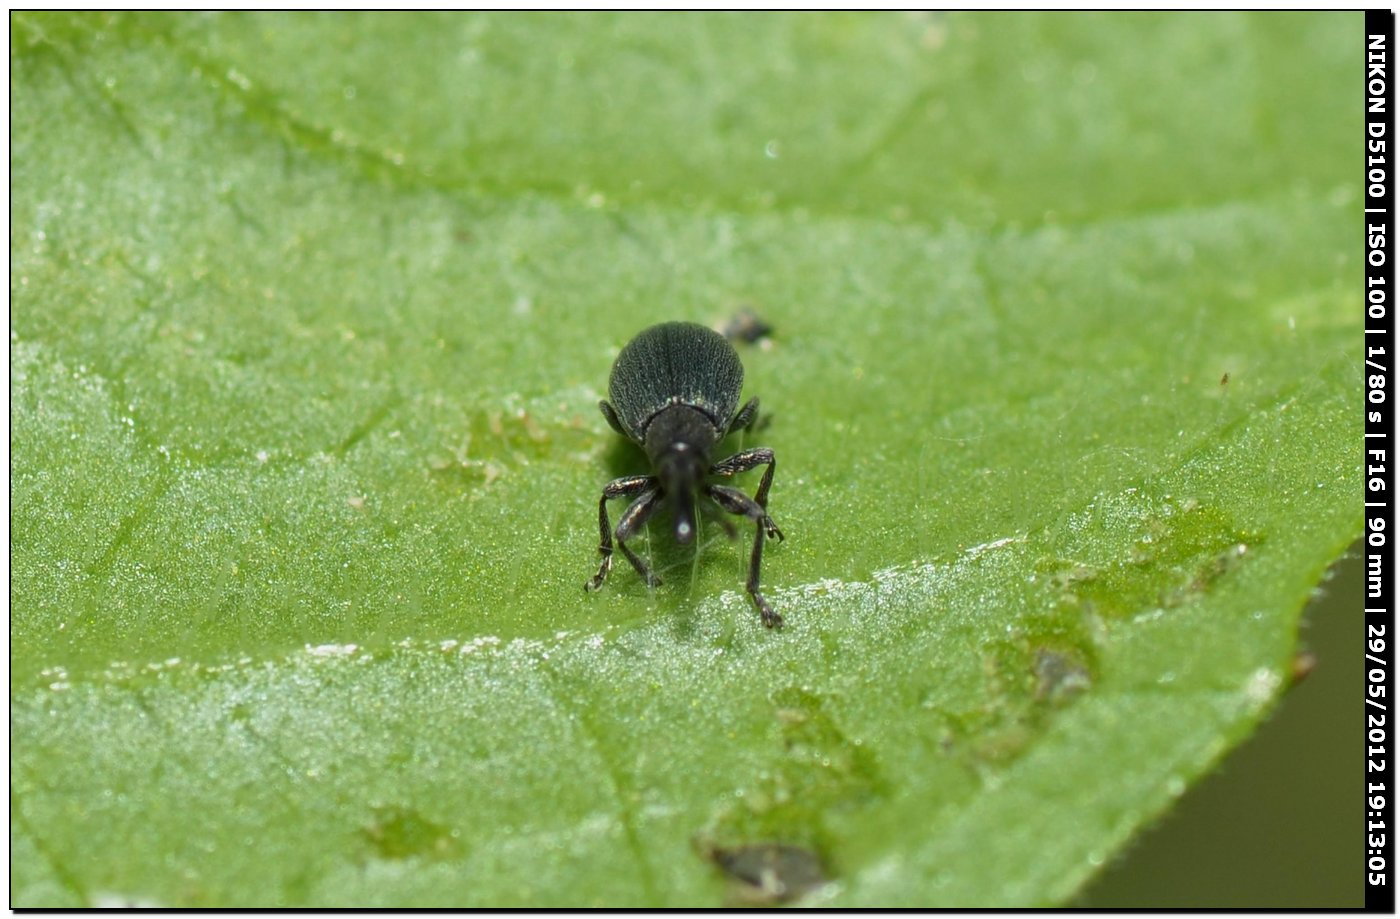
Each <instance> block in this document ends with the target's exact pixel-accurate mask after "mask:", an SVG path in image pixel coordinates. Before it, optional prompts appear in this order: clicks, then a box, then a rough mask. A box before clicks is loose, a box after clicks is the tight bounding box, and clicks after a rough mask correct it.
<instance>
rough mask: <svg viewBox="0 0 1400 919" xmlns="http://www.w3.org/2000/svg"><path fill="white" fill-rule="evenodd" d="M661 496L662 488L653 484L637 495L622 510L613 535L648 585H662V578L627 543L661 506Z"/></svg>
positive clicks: (618, 545) (623, 552)
mask: <svg viewBox="0 0 1400 919" xmlns="http://www.w3.org/2000/svg"><path fill="white" fill-rule="evenodd" d="M660 497H661V489H660V488H658V487H656V486H653V487H651V488H649V489H647V490H646V491H644V492H642V493H641V494H640V495H638V496H637V500H635V501H633V502H632V503H631V504H629V505H627V510H625V511H623V512H622V516H621V517H620V518H618V521H617V529H616V530H614V531H613V537H614V538H615V539H617V547H618V548H619V549H621V550H622V554H623V555H625V556H627V560H628V561H629V562H631V563H632V567H633V568H635V569H637V573H638V574H640V575H641V576H642V580H643V581H645V582H646V585H647V586H648V587H660V586H661V579H660V578H658V577H657V576H656V574H655V573H654V572H653V571H652V570H651V566H649V565H648V564H647V563H646V562H644V561H642V560H641V559H640V558H638V557H637V553H635V552H633V551H632V550H631V548H629V547H628V545H627V540H629V539H631V538H632V537H633V536H634V535H636V532H637V531H638V530H640V529H641V528H642V527H644V526H646V522H647V521H648V520H650V519H651V516H652V514H655V513H656V512H657V510H658V509H660V507H661V502H660V501H659V500H657V499H658V498H660Z"/></svg>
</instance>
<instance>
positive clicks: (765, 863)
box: [705, 843, 830, 904]
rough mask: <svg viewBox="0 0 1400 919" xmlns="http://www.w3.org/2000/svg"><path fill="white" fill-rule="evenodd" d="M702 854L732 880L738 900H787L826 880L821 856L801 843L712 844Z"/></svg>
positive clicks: (767, 902) (765, 901)
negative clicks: (794, 844)
mask: <svg viewBox="0 0 1400 919" xmlns="http://www.w3.org/2000/svg"><path fill="white" fill-rule="evenodd" d="M705 854H706V855H707V856H708V857H709V858H710V859H711V860H712V861H713V862H714V863H715V864H716V865H718V866H719V868H720V870H721V871H723V872H724V873H725V874H726V875H727V876H728V877H729V878H731V879H732V880H733V881H735V882H736V887H737V890H736V893H737V895H738V899H740V900H743V901H746V902H748V903H753V904H769V903H788V902H790V901H792V900H796V899H798V898H799V897H802V896H805V895H806V894H808V893H810V892H812V891H813V890H816V889H817V888H819V887H821V886H823V885H824V884H826V883H828V882H829V881H830V878H829V877H828V875H827V873H826V869H825V868H824V867H823V865H822V860H821V857H820V856H818V855H817V853H816V852H814V851H812V850H811V849H807V848H804V847H802V846H790V845H784V844H782V843H756V844H753V845H745V846H733V847H729V848H721V847H713V848H710V849H709V850H708V851H707V852H706V853H705Z"/></svg>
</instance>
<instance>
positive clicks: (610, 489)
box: [583, 475, 657, 590]
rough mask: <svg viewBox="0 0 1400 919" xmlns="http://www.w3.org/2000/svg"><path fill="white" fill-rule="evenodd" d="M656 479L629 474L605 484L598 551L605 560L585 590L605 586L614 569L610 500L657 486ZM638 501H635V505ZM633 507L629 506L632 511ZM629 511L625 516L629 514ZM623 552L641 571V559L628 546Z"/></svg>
mask: <svg viewBox="0 0 1400 919" xmlns="http://www.w3.org/2000/svg"><path fill="white" fill-rule="evenodd" d="M656 485H657V482H656V479H655V478H653V477H652V476H649V475H629V476H623V477H622V478H620V479H613V480H612V481H611V482H609V483H608V484H606V485H604V486H603V496H602V497H601V498H600V499H599V500H598V552H599V554H601V555H602V556H603V560H602V561H601V562H600V563H599V564H598V573H597V574H595V575H593V577H592V578H590V579H589V580H588V581H587V582H585V583H584V585H583V589H584V590H597V589H598V588H599V587H602V586H603V581H604V580H605V579H606V578H607V576H608V572H609V571H611V570H612V553H613V544H612V540H613V532H612V524H611V523H610V522H609V521H608V501H609V500H611V499H613V498H627V497H631V496H632V495H639V494H641V493H642V492H644V491H646V490H647V489H648V488H655V487H656ZM636 503H637V502H633V506H635V504H636ZM631 510H632V507H628V509H627V512H630V511H631ZM627 512H624V513H623V516H624V517H626V516H627ZM622 551H623V554H624V555H626V556H627V558H628V560H629V561H631V562H632V565H633V566H634V567H637V570H638V571H641V570H642V568H641V567H639V566H641V559H639V558H637V557H636V556H635V555H633V554H632V551H631V550H630V549H628V548H627V547H626V546H623V547H622Z"/></svg>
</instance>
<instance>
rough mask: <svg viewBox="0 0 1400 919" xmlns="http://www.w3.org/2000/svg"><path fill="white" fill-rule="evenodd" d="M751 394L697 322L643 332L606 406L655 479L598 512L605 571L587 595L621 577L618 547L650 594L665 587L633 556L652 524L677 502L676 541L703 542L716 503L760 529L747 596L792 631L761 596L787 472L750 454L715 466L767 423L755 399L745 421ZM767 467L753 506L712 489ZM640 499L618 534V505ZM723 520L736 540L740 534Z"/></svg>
mask: <svg viewBox="0 0 1400 919" xmlns="http://www.w3.org/2000/svg"><path fill="white" fill-rule="evenodd" d="M743 388H744V366H743V364H741V363H739V355H738V354H737V353H735V351H734V346H733V345H731V344H730V343H729V342H728V341H726V340H725V338H724V336H723V335H720V334H719V333H718V332H716V331H714V330H713V329H709V328H706V327H705V326H703V325H699V324H698V323H694V322H663V323H661V324H660V325H654V326H652V327H650V328H648V329H644V330H642V332H640V333H639V334H638V335H637V337H636V338H634V339H632V340H631V341H630V342H628V343H627V346H626V347H624V348H623V349H622V353H620V354H619V355H618V356H617V361H616V362H615V363H614V364H613V368H612V375H611V376H610V377H609V378H608V396H609V397H610V398H611V399H612V404H609V403H608V402H607V401H606V400H604V401H602V402H599V403H598V408H599V409H600V410H601V411H602V413H603V417H604V418H606V419H607V420H608V424H610V425H612V428H613V430H615V431H617V433H619V434H621V435H622V436H623V437H626V438H627V439H628V440H630V441H632V442H633V443H635V444H636V445H637V446H639V447H641V448H642V449H643V450H645V451H646V454H647V459H649V460H650V461H651V468H652V474H651V475H628V476H623V477H622V478H620V479H613V480H612V481H611V482H609V483H608V484H607V485H606V486H604V487H603V497H602V499H601V500H599V502H598V532H599V535H600V541H599V543H598V551H599V552H600V553H601V554H602V556H603V561H602V563H601V564H599V565H598V573H597V574H595V575H594V576H593V577H592V578H591V579H589V581H588V583H586V584H584V585H583V589H584V590H597V589H598V588H599V587H602V586H603V581H604V579H606V578H607V576H608V572H609V571H611V570H612V552H613V540H614V539H616V540H617V547H618V548H619V549H621V550H622V554H623V555H625V556H627V560H628V561H629V562H631V563H632V567H633V568H636V569H637V573H638V574H640V575H641V576H642V580H644V581H646V583H647V586H648V587H655V586H656V585H658V584H660V583H661V580H660V579H659V578H658V577H657V576H656V574H655V573H653V572H652V570H651V567H650V566H649V565H647V563H646V562H644V561H642V560H641V559H640V558H638V557H637V554H636V553H635V552H633V551H632V550H631V549H629V548H628V547H627V540H628V539H631V538H632V537H633V536H634V535H636V533H637V531H638V530H640V529H641V528H642V526H643V525H644V524H646V522H647V520H649V519H650V518H651V516H652V515H653V514H654V513H656V511H657V509H658V508H660V507H661V504H662V500H661V499H662V498H665V497H667V496H669V497H670V499H671V507H672V510H673V512H674V514H675V519H676V541H677V542H679V543H681V544H682V545H684V544H686V543H689V542H690V541H691V540H692V539H694V538H695V500H696V498H697V496H698V497H700V498H705V499H708V500H710V501H713V502H714V503H715V504H717V505H719V507H720V508H721V509H723V510H725V511H728V512H729V513H731V514H738V515H740V516H743V517H747V518H749V519H750V520H752V521H754V523H755V524H756V525H757V530H756V532H755V534H754V541H753V555H752V557H751V558H750V559H749V576H748V579H747V580H746V581H745V583H744V586H745V587H746V588H747V590H748V592H749V596H751V597H753V602H754V606H756V607H758V613H759V615H760V616H762V617H763V624H764V625H766V626H768V627H769V628H770V629H771V628H773V627H774V626H779V625H782V624H783V617H782V616H779V615H778V614H777V613H776V612H775V611H774V610H773V607H772V606H771V605H770V604H769V603H768V601H767V600H765V599H763V594H761V593H759V592H758V566H759V563H760V562H761V561H762V560H763V537H764V536H765V535H766V536H767V537H768V538H769V539H779V540H781V539H782V538H783V534H782V531H780V530H779V529H778V527H777V525H776V524H774V523H773V518H772V517H769V516H768V510H767V508H768V488H769V487H770V486H771V485H772V484H773V470H774V469H775V468H776V467H777V463H776V461H775V460H774V459H773V451H772V450H770V449H768V448H767V447H755V448H753V449H751V450H743V451H741V452H739V453H736V454H734V455H733V456H731V457H729V458H728V459H723V460H720V461H719V462H717V463H715V464H713V465H711V464H710V452H711V451H712V450H714V448H715V447H716V446H717V445H718V444H719V442H720V441H722V440H724V438H725V437H727V436H728V435H729V434H731V433H732V432H734V431H738V430H746V431H747V430H752V429H753V426H754V422H755V421H757V420H758V399H757V398H753V399H750V400H749V401H748V402H747V403H745V405H744V407H743V408H741V409H739V411H738V413H735V411H734V409H735V407H737V406H738V404H739V393H740V392H741V391H742V390H743ZM759 466H767V467H768V468H767V469H766V470H765V471H764V473H763V480H762V481H761V482H760V483H759V485H758V491H757V492H756V493H755V494H754V496H753V497H752V498H750V497H749V496H748V495H746V494H744V493H743V492H742V491H739V490H738V489H737V488H730V487H729V486H727V485H717V484H714V483H711V482H707V481H706V479H707V478H708V477H710V476H732V475H737V474H738V473H740V472H747V471H748V470H750V469H756V468H758V467H759ZM612 498H632V499H633V500H632V503H631V504H630V505H628V507H627V510H625V511H623V512H622V517H621V518H619V520H618V522H617V529H616V530H614V529H613V528H612V526H611V524H609V522H608V501H609V500H610V499H612ZM721 520H722V526H723V527H724V528H725V530H726V532H728V533H729V534H730V536H733V535H734V533H735V530H734V527H733V526H732V525H731V524H730V523H729V521H728V520H723V519H722V518H721Z"/></svg>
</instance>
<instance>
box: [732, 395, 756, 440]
mask: <svg viewBox="0 0 1400 919" xmlns="http://www.w3.org/2000/svg"><path fill="white" fill-rule="evenodd" d="M757 421H758V396H754V397H753V398H752V399H750V400H749V401H748V402H745V403H744V407H743V408H741V409H739V414H737V415H735V416H734V420H733V421H731V422H729V428H728V430H726V431H725V432H724V436H725V437H728V436H729V435H730V434H733V433H734V432H735V431H752V430H753V426H754V423H755V422H757Z"/></svg>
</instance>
